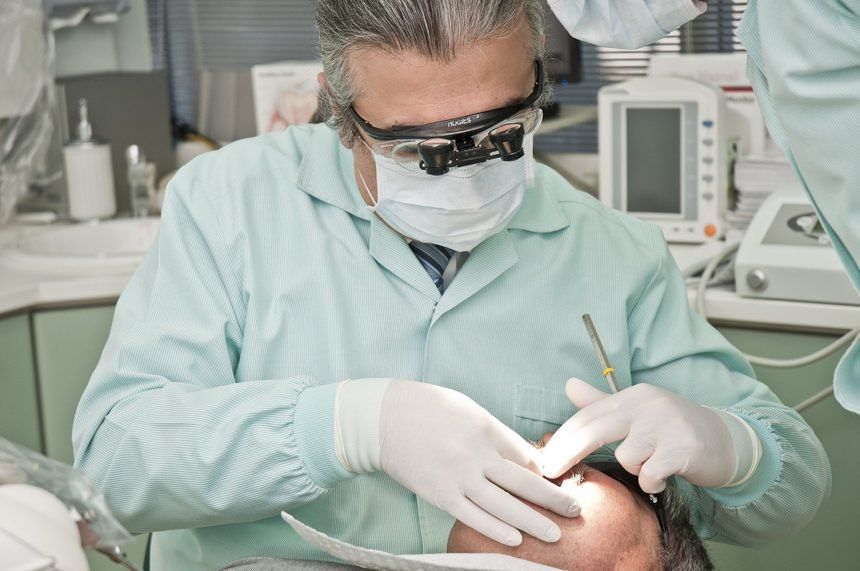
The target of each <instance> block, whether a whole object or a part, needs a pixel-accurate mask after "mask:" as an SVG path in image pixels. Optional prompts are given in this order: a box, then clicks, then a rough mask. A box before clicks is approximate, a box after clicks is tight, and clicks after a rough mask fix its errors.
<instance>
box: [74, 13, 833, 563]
mask: <svg viewBox="0 0 860 571" xmlns="http://www.w3.org/2000/svg"><path fill="white" fill-rule="evenodd" d="M439 6H440V5H436V4H434V3H424V2H418V3H415V4H414V5H411V6H410V9H409V10H403V9H401V8H402V2H401V1H400V0H349V1H347V0H321V1H320V2H319V3H318V24H319V28H320V47H321V53H322V59H323V67H324V70H325V74H324V76H323V77H322V78H321V83H322V86H323V93H324V103H325V105H324V108H323V112H324V113H325V114H326V115H327V116H329V117H330V120H329V122H328V124H322V125H314V126H303V127H294V128H290V129H288V130H287V131H284V132H282V133H276V134H270V135H265V136H260V137H256V138H252V139H246V140H242V141H238V142H236V143H234V144H231V145H229V146H227V147H225V148H224V149H222V150H220V151H217V152H213V153H208V154H205V155H203V156H201V157H199V158H197V159H195V160H194V161H192V162H191V163H190V164H188V165H187V166H185V167H183V168H182V169H181V170H180V172H179V173H178V174H177V176H176V177H175V178H174V180H173V181H172V182H171V185H170V187H169V190H168V192H167V200H166V204H165V208H164V210H163V216H162V225H161V231H160V234H159V238H158V241H157V244H156V246H155V247H154V248H153V250H152V251H151V252H150V253H149V255H148V256H147V257H146V259H145V261H144V262H143V264H142V265H141V267H140V268H139V270H138V271H137V272H136V273H135V275H134V277H133V278H132V281H131V283H130V284H129V286H128V288H127V289H126V291H125V292H124V293H123V295H122V296H121V298H120V300H119V302H118V305H117V308H116V313H115V317H114V323H113V327H112V330H111V334H110V337H109V339H108V342H107V345H106V347H105V350H104V353H103V355H102V358H101V360H100V362H99V364H98V367H97V369H96V371H95V373H94V374H93V377H92V379H91V381H90V384H89V386H88V387H87V389H86V391H85V393H84V396H83V397H82V400H81V403H80V405H79V408H78V412H77V415H76V418H75V425H74V434H73V439H74V444H75V450H76V465H77V466H78V467H79V468H81V469H83V470H85V471H86V472H87V473H88V474H90V476H91V477H92V478H93V479H94V480H95V481H96V483H97V484H98V485H99V486H101V488H102V489H103V491H104V493H105V496H106V498H107V501H108V502H109V503H110V506H111V507H112V508H113V510H114V511H115V512H116V514H117V515H118V517H119V519H120V520H121V521H122V522H123V523H124V524H125V525H126V526H127V527H128V528H129V529H130V530H131V531H133V532H136V533H142V532H155V533H154V534H153V540H152V559H151V562H152V567H153V568H155V569H212V568H217V567H220V566H223V565H225V564H227V563H229V562H231V561H235V560H237V559H240V558H242V557H247V556H254V555H269V556H273V557H279V558H286V559H321V560H326V559H330V557H329V556H327V555H326V554H325V553H323V552H322V551H320V550H318V549H316V548H315V547H313V546H311V545H309V544H307V543H305V542H304V541H303V540H302V539H301V538H300V537H299V536H298V535H296V534H295V533H294V532H293V531H292V530H291V529H290V528H288V527H287V526H286V525H285V524H284V523H283V522H282V521H281V519H280V518H279V517H278V514H279V513H280V511H281V510H287V511H289V512H290V513H292V514H293V515H294V516H295V517H297V518H298V519H300V520H302V521H304V522H306V523H308V524H309V525H311V526H312V527H314V528H316V529H318V530H320V531H323V532H324V533H326V534H328V535H330V536H332V537H336V538H338V539H342V540H344V541H347V542H350V543H353V544H356V545H360V546H364V547H370V548H374V549H381V550H385V551H390V552H393V553H433V552H441V551H444V549H445V545H446V541H447V538H448V534H449V531H450V529H451V527H452V525H453V523H454V518H456V519H458V520H460V521H462V522H463V523H465V524H466V525H469V526H470V527H472V528H474V529H476V530H477V531H479V532H481V533H483V534H485V535H487V536H488V537H491V538H493V539H495V540H496V541H499V542H500V543H504V544H507V545H516V544H518V543H519V542H520V541H521V540H522V533H527V534H529V535H532V536H534V537H536V538H538V539H541V540H543V541H548V542H552V541H557V540H558V538H559V535H560V532H559V528H558V526H557V525H556V524H555V523H553V522H552V521H551V520H550V519H549V518H546V517H545V516H543V515H541V514H539V513H537V512H536V511H534V510H532V509H531V508H529V507H527V506H526V505H525V504H524V503H522V502H521V501H519V500H518V499H516V498H515V497H514V496H517V497H519V498H523V499H525V500H528V501H529V502H531V503H533V504H535V505H539V506H543V507H546V508H548V509H550V510H551V511H553V512H555V513H556V514H559V515H562V516H566V517H577V516H578V514H579V505H578V504H577V502H576V498H575V497H572V496H571V495H569V493H568V492H566V491H564V490H562V489H561V488H558V487H556V486H554V485H552V484H550V483H549V482H548V481H547V480H545V479H544V478H543V477H542V476H543V475H548V473H549V472H551V471H554V470H560V469H563V466H562V465H563V464H564V463H565V462H566V461H567V460H569V459H570V458H566V459H563V460H560V461H559V462H558V464H557V465H551V463H550V462H548V461H547V458H546V457H545V456H542V455H541V452H539V451H537V450H536V449H535V448H534V447H533V446H531V445H530V444H529V442H528V441H537V440H538V439H539V438H540V437H541V436H542V435H543V434H545V433H547V432H551V431H556V430H559V428H560V427H561V426H562V425H564V424H565V423H569V422H579V421H577V420H576V419H577V418H579V419H580V420H581V419H582V418H583V417H582V416H579V417H574V418H573V419H571V417H572V416H573V415H574V412H576V410H577V409H581V410H582V411H589V410H590V411H592V413H594V412H596V411H600V410H603V409H604V408H605V407H606V405H605V404H601V403H605V402H607V401H608V400H609V399H608V398H606V395H605V394H604V393H603V392H602V391H601V390H599V389H600V388H602V387H603V382H604V381H603V377H602V375H601V370H600V368H599V367H598V365H597V360H596V358H595V356H594V353H593V350H592V346H591V342H590V340H589V338H588V335H587V333H586V331H585V330H584V328H583V327H582V325H581V316H582V314H584V313H589V314H590V315H591V317H592V319H593V321H594V323H595V325H596V327H597V328H598V329H599V330H600V335H601V337H602V339H603V344H604V346H605V349H606V352H607V354H608V356H609V358H610V360H611V361H612V362H613V363H614V364H615V366H616V368H617V370H616V377H617V380H618V383H619V384H620V386H621V387H622V390H621V392H620V393H619V395H625V396H624V400H623V402H622V403H619V405H618V406H617V407H611V408H613V410H614V411H615V413H616V414H614V415H611V416H608V417H607V419H608V420H609V421H611V423H610V424H612V425H613V426H614V430H615V432H614V433H615V434H617V435H618V437H617V438H615V440H618V441H623V442H622V444H621V446H619V448H618V452H617V455H620V458H619V461H620V462H622V464H624V465H625V468H628V470H631V471H633V470H638V471H639V473H640V475H639V480H640V484H641V485H642V486H643V488H645V487H647V488H650V489H653V490H657V489H660V488H661V487H662V486H663V485H664V481H665V479H666V478H668V477H671V476H673V475H678V476H680V478H679V479H678V484H679V486H680V488H681V490H682V491H683V493H684V494H686V496H687V498H688V501H689V504H690V507H691V510H692V512H693V518H694V525H695V526H696V529H697V531H698V532H699V533H700V534H701V535H702V536H703V537H706V538H711V537H713V538H718V539H721V540H724V541H730V542H735V543H740V544H746V545H754V544H760V543H763V542H766V541H769V540H771V539H774V538H776V537H780V536H783V535H785V534H788V533H791V532H792V531H794V530H796V529H798V528H800V527H802V526H803V525H804V524H805V523H806V522H808V521H809V520H810V519H811V518H812V517H813V515H814V514H815V512H816V511H817V509H818V507H819V506H820V505H821V503H822V502H823V500H824V498H825V497H826V496H827V493H828V491H829V488H830V468H829V464H828V461H827V458H826V455H825V453H824V451H823V449H822V447H821V445H820V443H819V442H818V440H817V439H816V437H815V435H814V434H813V432H812V430H811V429H810V428H809V426H808V425H807V424H806V423H805V422H804V421H803V419H802V418H801V417H800V416H799V415H797V414H796V413H795V412H794V411H793V410H791V409H790V408H788V407H786V406H784V405H783V404H782V403H780V402H779V400H778V399H777V398H776V396H775V395H774V394H773V393H772V392H771V391H770V390H769V389H768V388H767V387H766V386H764V385H763V384H761V383H759V382H757V381H756V380H755V378H754V376H753V371H752V369H751V368H750V366H749V364H748V363H747V362H746V361H745V360H744V359H743V357H742V356H741V354H740V353H739V352H738V351H737V350H736V349H734V348H733V347H732V346H731V345H730V344H729V343H728V342H727V341H726V340H725V339H724V338H723V337H722V336H721V335H720V334H719V333H718V332H717V331H716V330H715V329H713V328H712V327H711V326H710V325H708V324H707V323H706V322H705V321H703V320H702V319H700V318H699V317H698V316H697V315H696V314H695V313H693V312H692V311H691V310H690V308H689V306H688V303H687V296H686V288H685V286H684V281H683V278H682V276H681V274H680V272H679V271H678V268H677V267H676V266H675V264H674V262H673V260H672V257H671V255H670V254H669V252H668V250H667V247H666V244H665V242H664V240H663V237H662V234H661V232H660V230H659V229H658V228H656V227H653V226H651V225H648V224H646V223H644V222H641V221H638V220H636V219H633V218H630V217H627V216H625V215H623V214H621V213H618V212H614V211H612V210H609V209H607V208H605V207H604V206H603V205H601V204H600V203H599V202H597V201H596V200H594V199H593V198H591V197H590V196H588V195H586V194H584V193H582V192H579V191H577V190H576V189H574V188H572V187H570V185H568V184H567V183H566V182H565V181H564V179H563V178H562V177H560V176H559V175H558V174H556V173H555V172H553V171H552V170H551V169H548V168H546V167H543V166H540V165H536V164H535V162H534V160H533V157H532V138H533V135H534V132H535V129H536V128H537V126H538V125H539V123H540V119H541V115H540V109H539V105H540V104H541V103H542V102H544V101H545V100H546V98H547V94H548V83H547V81H546V77H545V74H544V73H543V70H544V67H545V65H544V64H545V62H544V53H543V41H542V29H543V24H542V12H541V3H540V1H539V0H519V1H512V0H462V1H459V2H456V1H451V2H446V3H444V4H441V6H444V8H445V9H444V10H442V9H439ZM572 376H575V377H577V379H573V380H571V381H569V382H566V381H567V380H568V379H569V378H570V377H572ZM615 396H618V395H615ZM619 411H623V412H624V413H625V414H624V415H623V417H622V416H618V414H617V413H618V412H619ZM601 416H602V415H600V414H591V418H590V420H591V421H593V422H594V424H593V423H589V426H587V427H585V428H583V433H590V434H594V433H595V432H599V431H600V430H601V429H602V427H603V424H602V423H603V420H602V419H601ZM631 419H635V420H636V422H630V420H631ZM567 426H568V427H569V426H570V424H567ZM625 431H626V432H625ZM628 432H629V437H628V434H627V433H628ZM622 433H623V434H622ZM642 435H645V436H647V438H646V439H645V440H647V441H648V442H651V443H653V444H654V446H653V447H652V448H651V449H650V450H648V449H646V448H643V446H642V444H643V442H644V440H642V439H641V438H639V437H641V436H642ZM574 440H575V439H574ZM562 441H563V440H561V439H560V440H559V442H562ZM588 445H589V443H586V444H585V445H583V443H582V442H579V443H577V442H575V441H574V442H572V443H571V446H579V451H582V450H583V446H585V447H587V446H588ZM622 447H625V448H622ZM577 453H578V452H576V453H575V452H574V451H573V449H572V448H571V449H568V450H566V451H564V454H562V456H567V457H572V456H574V455H576V454H577ZM637 464H638V465H637Z"/></svg>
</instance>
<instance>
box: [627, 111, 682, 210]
mask: <svg viewBox="0 0 860 571" xmlns="http://www.w3.org/2000/svg"><path fill="white" fill-rule="evenodd" d="M681 143H682V141H681V109H680V108H665V107H661V108H643V107H636V108H628V109H627V180H626V183H627V184H626V186H627V211H628V212H643V213H647V212H651V213H655V214H682V211H681V207H682V204H681V190H682V189H681V167H682V163H681Z"/></svg>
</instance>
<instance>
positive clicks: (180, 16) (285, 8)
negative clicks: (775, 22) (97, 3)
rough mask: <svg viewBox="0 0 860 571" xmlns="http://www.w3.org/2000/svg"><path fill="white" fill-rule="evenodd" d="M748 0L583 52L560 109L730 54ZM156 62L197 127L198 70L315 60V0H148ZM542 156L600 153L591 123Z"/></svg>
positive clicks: (179, 109) (561, 94) (719, 4)
mask: <svg viewBox="0 0 860 571" xmlns="http://www.w3.org/2000/svg"><path fill="white" fill-rule="evenodd" d="M746 4H747V2H746V0H711V1H710V3H709V9H708V12H707V13H705V14H703V15H702V16H700V17H699V18H697V19H696V20H694V21H693V22H691V23H689V24H687V25H685V26H684V27H682V28H681V30H679V31H676V32H673V33H671V34H669V35H668V36H667V37H665V38H663V39H662V40H660V41H658V42H657V43H655V44H653V45H651V46H647V47H645V48H641V49H638V50H617V49H610V48H601V47H596V46H592V45H589V44H583V46H582V63H583V79H582V81H581V82H579V83H575V84H571V85H558V86H556V90H555V93H556V98H557V99H558V101H559V102H560V103H561V104H562V105H564V104H566V103H567V104H578V105H595V104H596V103H597V91H598V90H599V89H600V88H601V87H603V86H604V85H607V84H609V83H613V82H617V81H623V80H625V79H631V78H633V77H638V76H642V75H645V73H646V71H647V69H648V64H649V61H650V58H651V56H652V55H653V54H655V53H661V52H669V53H673V52H674V53H679V52H680V53H714V52H732V51H738V50H741V49H742V47H741V46H740V43H739V42H738V40H737V38H736V37H735V29H736V27H737V25H738V23H739V21H740V18H741V16H742V15H743V10H744V8H745V7H746ZM147 5H148V10H149V24H150V33H151V35H152V50H153V62H154V63H155V65H156V66H158V67H159V68H165V69H168V71H169V75H170V78H171V97H172V104H173V112H174V114H175V115H176V116H177V118H178V119H179V120H181V121H185V122H188V123H190V124H192V125H193V124H194V123H195V121H196V117H197V74H198V71H199V70H202V69H208V70H215V69H232V68H242V67H249V66H252V65H255V64H260V63H269V62H273V61H282V60H308V59H317V56H316V41H317V33H316V27H315V22H314V18H315V15H314V10H315V7H316V1H315V0H243V1H242V2H235V0H147ZM537 145H538V146H539V147H540V148H541V150H544V151H547V152H571V153H594V152H597V125H596V123H592V124H587V125H580V126H577V127H572V128H569V129H564V130H561V131H557V132H555V133H552V134H548V135H544V136H541V137H539V138H538V140H537Z"/></svg>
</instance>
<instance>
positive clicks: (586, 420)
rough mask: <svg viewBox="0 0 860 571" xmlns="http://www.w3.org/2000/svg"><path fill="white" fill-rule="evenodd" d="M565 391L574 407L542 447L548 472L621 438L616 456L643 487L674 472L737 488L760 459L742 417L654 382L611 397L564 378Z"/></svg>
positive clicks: (653, 488)
mask: <svg viewBox="0 0 860 571" xmlns="http://www.w3.org/2000/svg"><path fill="white" fill-rule="evenodd" d="M565 392H566V393H567V397H568V398H569V399H570V400H571V402H573V404H574V406H576V407H577V408H578V409H580V410H579V411H578V412H577V413H576V414H574V415H573V416H572V417H571V418H570V420H568V421H567V422H565V423H564V424H563V425H562V426H561V428H559V429H558V431H557V432H556V433H555V435H554V436H553V437H552V438H551V439H550V441H549V442H548V443H547V445H546V447H545V448H544V449H543V451H542V452H543V474H544V475H545V476H547V477H548V478H554V477H558V476H560V475H561V474H563V473H564V472H565V471H566V470H568V469H569V468H570V467H571V466H573V465H574V464H575V463H577V462H579V461H580V460H582V459H583V458H585V457H586V456H588V455H589V454H591V453H592V452H593V451H594V450H597V449H598V448H600V447H601V446H603V445H605V444H609V443H611V442H617V441H619V440H623V442H622V443H621V444H620V445H619V446H618V449H617V450H616V451H615V457H616V458H617V460H618V462H619V464H621V465H622V466H623V467H624V469H625V470H627V471H628V472H630V473H631V474H637V475H638V476H639V487H640V488H642V490H643V491H645V492H648V493H657V492H661V491H663V489H664V488H665V487H666V478H668V477H669V476H672V475H678V476H681V477H683V478H684V479H685V480H687V481H688V482H690V483H691V484H695V485H697V486H702V487H706V488H720V487H727V486H735V485H737V484H740V483H742V482H744V481H746V480H747V479H748V478H749V477H750V476H752V474H753V472H754V471H755V469H756V467H757V466H758V462H759V460H760V459H761V442H760V441H759V439H758V436H757V435H756V433H755V432H754V431H753V429H752V428H751V427H750V426H749V425H748V424H747V423H746V422H745V421H743V420H742V419H740V418H738V417H737V416H735V415H733V414H730V413H727V412H724V411H721V410H716V409H712V408H708V407H705V406H702V405H699V404H696V403H693V402H690V401H688V400H686V399H684V398H682V397H680V396H678V395H676V394H674V393H670V392H669V391H666V390H663V389H661V388H658V387H655V386H653V385H648V384H639V385H634V386H632V387H630V388H626V389H624V390H621V391H619V392H618V393H616V394H614V395H609V394H606V393H604V392H603V391H600V390H599V389H596V388H594V387H593V386H591V385H590V384H588V383H586V382H585V381H581V380H579V379H570V380H569V381H568V382H567V385H566V386H565Z"/></svg>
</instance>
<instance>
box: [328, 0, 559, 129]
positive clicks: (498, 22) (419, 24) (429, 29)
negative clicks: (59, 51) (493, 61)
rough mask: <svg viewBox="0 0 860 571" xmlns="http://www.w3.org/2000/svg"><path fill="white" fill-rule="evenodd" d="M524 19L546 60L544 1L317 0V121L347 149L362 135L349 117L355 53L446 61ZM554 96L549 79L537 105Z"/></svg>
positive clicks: (535, 48)
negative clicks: (320, 78)
mask: <svg viewBox="0 0 860 571" xmlns="http://www.w3.org/2000/svg"><path fill="white" fill-rule="evenodd" d="M523 15H524V16H525V19H526V23H527V24H528V26H529V28H530V30H531V35H532V46H531V49H532V53H533V56H534V58H535V59H541V60H545V58H546V54H545V50H544V46H543V29H544V20H543V2H542V0H319V2H318V4H317V26H318V28H319V49H320V57H321V59H322V64H323V70H324V71H325V75H326V80H327V82H328V85H329V90H328V91H327V90H325V89H323V90H320V97H319V109H318V112H317V119H318V120H321V121H326V122H328V124H329V125H331V126H332V127H333V128H335V129H336V130H337V131H338V133H339V135H340V138H341V140H342V141H343V143H344V144H345V145H347V146H351V145H352V144H353V143H354V142H355V140H356V137H357V136H358V131H357V129H356V126H355V124H354V123H353V121H352V119H351V117H350V116H349V115H348V114H347V113H346V110H347V109H348V108H349V106H350V105H352V103H353V101H354V100H355V97H356V92H355V85H354V82H353V81H352V76H351V72H350V69H349V64H348V58H349V55H350V54H351V53H352V52H353V51H355V50H357V49H364V48H375V49H380V50H384V51H386V52H389V53H393V52H398V51H413V52H417V53H419V54H421V55H423V56H425V57H427V58H430V59H432V60H435V61H440V62H448V61H451V60H453V59H454V58H455V57H456V56H457V53H458V51H459V50H461V49H462V48H464V47H468V46H470V45H472V44H474V43H476V42H478V41H480V40H482V39H489V38H495V37H500V36H503V35H505V34H507V33H510V32H512V31H513V30H514V29H516V27H517V26H518V25H519V24H520V22H521V21H522V20H521V18H522V16H523ZM545 64H546V62H545V61H544V68H546V65H545ZM551 96H552V94H551V88H550V83H549V81H547V80H545V81H544V85H543V92H542V96H541V99H540V100H539V103H540V104H543V103H546V102H547V101H549V99H550V98H551Z"/></svg>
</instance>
